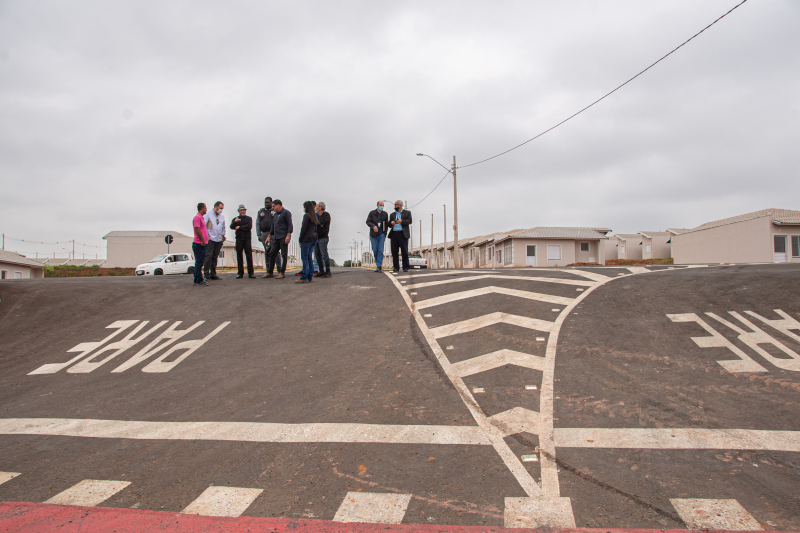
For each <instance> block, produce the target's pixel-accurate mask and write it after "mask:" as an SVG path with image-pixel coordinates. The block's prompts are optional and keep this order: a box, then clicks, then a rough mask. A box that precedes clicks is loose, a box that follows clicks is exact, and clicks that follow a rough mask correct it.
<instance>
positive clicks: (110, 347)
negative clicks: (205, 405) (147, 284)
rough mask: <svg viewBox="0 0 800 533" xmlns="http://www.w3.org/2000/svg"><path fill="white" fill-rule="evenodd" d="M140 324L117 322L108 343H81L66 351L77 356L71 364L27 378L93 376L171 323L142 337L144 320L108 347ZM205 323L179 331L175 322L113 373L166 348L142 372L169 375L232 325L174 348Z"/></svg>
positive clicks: (45, 367) (51, 367)
mask: <svg viewBox="0 0 800 533" xmlns="http://www.w3.org/2000/svg"><path fill="white" fill-rule="evenodd" d="M137 322H139V321H138V320H117V321H116V322H113V323H111V324H109V325H108V326H106V329H115V330H116V331H115V332H114V333H112V334H111V335H109V336H107V337H106V338H105V339H103V340H100V341H92V342H82V343H80V344H78V345H76V346H74V347H72V348H70V349H69V350H67V352H78V355H76V356H75V357H73V358H72V359H70V360H69V361H67V362H65V363H49V364H46V365H42V366H40V367H39V368H37V369H36V370H34V371H32V372H29V373H28V375H29V376H31V375H36V374H55V373H56V372H59V371H60V370H63V369H65V368H67V367H69V368H67V372H68V373H70V374H85V373H88V372H93V371H94V370H97V369H98V368H100V367H101V366H103V365H104V364H106V363H108V362H109V361H111V360H113V359H114V358H116V357H117V356H118V355H120V354H121V353H122V352H124V351H126V350H128V349H129V348H132V347H133V346H136V345H137V344H139V343H140V342H141V341H142V340H144V339H145V338H146V337H148V336H150V334H152V333H154V332H155V331H156V330H157V329H159V328H161V326H163V325H164V324H166V323H167V322H169V321H168V320H162V321H161V322H159V323H158V324H156V325H154V326H152V327H151V328H149V329H147V330H146V331H145V332H144V333H141V334H140V332H141V331H142V330H143V329H145V327H146V326H147V324H149V323H150V322H149V321H148V320H144V321H142V322H141V323H140V324H139V325H138V326H137V327H136V328H134V329H133V330H132V331H131V332H130V333H128V335H127V336H125V337H124V338H123V339H122V340H118V341H116V342H112V343H110V344H107V343H109V342H110V341H111V340H113V339H114V338H116V337H117V336H119V335H120V334H121V333H122V332H124V331H125V330H127V329H128V328H130V327H132V326H133V325H134V324H136V323H137ZM204 323H205V321H204V320H200V321H198V322H196V323H195V324H193V325H192V326H189V327H188V328H186V329H178V326H179V325H180V324H181V321H180V320H178V321H176V322H175V323H174V324H172V325H171V326H169V327H168V328H167V329H166V330H164V332H162V333H161V334H160V335H158V336H157V337H156V338H155V339H153V341H152V342H150V343H149V344H148V345H147V346H145V347H144V348H142V349H141V350H139V351H138V352H137V353H136V354H135V355H134V356H133V357H131V358H130V359H128V360H127V361H126V362H124V363H123V364H121V365H120V366H118V367H117V368H115V369H114V370H112V372H124V371H126V370H128V369H129V368H132V367H134V366H136V365H138V364H139V363H143V362H144V361H146V360H148V359H150V358H151V357H153V356H155V355H156V354H157V353H158V352H160V351H162V350H164V349H165V348H169V349H168V350H166V351H164V352H163V353H162V354H161V355H160V356H158V357H157V358H156V359H155V360H153V361H152V362H150V363H149V364H148V365H146V366H145V367H144V368H142V372H152V373H163V372H169V371H170V370H172V369H173V368H175V367H176V366H177V365H178V364H180V363H181V362H182V361H184V360H185V359H186V358H187V357H189V356H190V355H191V354H192V353H194V352H195V351H196V350H197V349H198V348H200V347H201V346H202V345H203V344H205V343H206V342H208V341H209V340H210V339H211V338H212V337H213V336H214V335H216V334H217V333H219V332H220V331H222V330H223V329H224V328H225V326H227V325H228V324H230V322H223V323H222V324H220V325H219V326H218V327H217V328H216V329H214V330H213V331H212V332H211V333H209V334H208V335H206V336H205V337H202V338H200V339H196V340H189V341H183V342H180V343H178V344H175V343H176V342H177V341H178V340H179V339H181V338H182V337H184V336H185V335H187V334H188V333H190V332H192V331H194V330H195V329H197V328H198V327H200V326H201V325H203V324H204ZM137 335H138V336H137ZM180 351H183V353H182V354H180V355H179V356H178V357H175V358H174V360H171V361H167V362H165V360H166V359H167V358H168V357H170V356H171V355H172V354H174V353H176V352H180ZM108 352H111V353H109V354H108V355H107V356H106V357H104V358H102V359H101V358H100V356H101V355H103V354H105V353H108ZM71 365H72V366H71Z"/></svg>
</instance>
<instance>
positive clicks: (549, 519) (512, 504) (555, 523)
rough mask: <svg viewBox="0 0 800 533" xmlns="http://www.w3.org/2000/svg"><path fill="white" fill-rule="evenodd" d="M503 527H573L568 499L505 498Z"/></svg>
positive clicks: (570, 505) (573, 521)
mask: <svg viewBox="0 0 800 533" xmlns="http://www.w3.org/2000/svg"><path fill="white" fill-rule="evenodd" d="M504 519H505V520H504V521H505V527H513V528H537V527H552V528H562V527H570V528H574V527H575V516H574V515H573V514H572V504H571V503H570V501H569V498H506V509H505V513H504Z"/></svg>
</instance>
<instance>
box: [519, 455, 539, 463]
mask: <svg viewBox="0 0 800 533" xmlns="http://www.w3.org/2000/svg"><path fill="white" fill-rule="evenodd" d="M522 462H523V463H538V462H539V456H538V455H523V456H522Z"/></svg>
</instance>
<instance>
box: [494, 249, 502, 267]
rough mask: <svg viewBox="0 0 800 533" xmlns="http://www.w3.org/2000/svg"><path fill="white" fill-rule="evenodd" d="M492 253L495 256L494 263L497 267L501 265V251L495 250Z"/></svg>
mask: <svg viewBox="0 0 800 533" xmlns="http://www.w3.org/2000/svg"><path fill="white" fill-rule="evenodd" d="M494 253H495V256H496V260H495V262H496V264H497V266H500V265H502V264H503V250H496V251H495V252H494Z"/></svg>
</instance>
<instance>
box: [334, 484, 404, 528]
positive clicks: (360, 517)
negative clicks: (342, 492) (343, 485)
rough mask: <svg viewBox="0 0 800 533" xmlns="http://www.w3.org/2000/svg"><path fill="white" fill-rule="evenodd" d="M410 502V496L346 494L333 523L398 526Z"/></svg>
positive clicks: (363, 493) (373, 493)
mask: <svg viewBox="0 0 800 533" xmlns="http://www.w3.org/2000/svg"><path fill="white" fill-rule="evenodd" d="M410 501H411V495H410V494H394V493H385V494H381V493H376V492H348V493H347V496H345V497H344V501H342V504H341V505H340V506H339V509H338V510H337V511H336V516H334V517H333V521H334V522H367V523H371V524H399V523H401V522H402V521H403V517H404V516H405V515H406V509H408V503H409V502H410Z"/></svg>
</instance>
